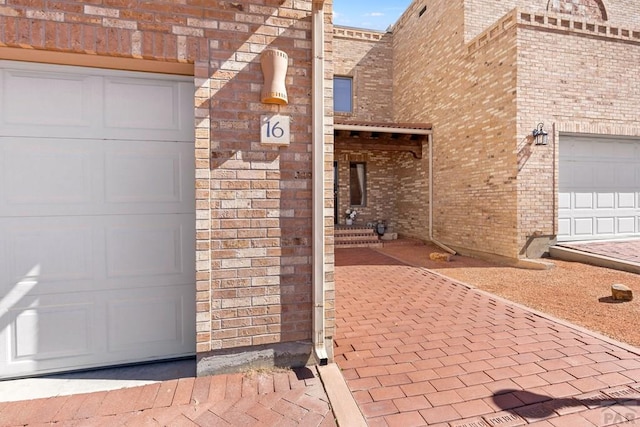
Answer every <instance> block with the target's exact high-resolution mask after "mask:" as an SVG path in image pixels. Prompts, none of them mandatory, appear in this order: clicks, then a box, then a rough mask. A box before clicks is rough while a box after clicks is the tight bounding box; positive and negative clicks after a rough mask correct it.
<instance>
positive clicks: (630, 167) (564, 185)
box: [558, 135, 640, 241]
mask: <svg viewBox="0 0 640 427" xmlns="http://www.w3.org/2000/svg"><path fill="white" fill-rule="evenodd" d="M639 147H640V142H638V141H636V140H625V139H614V138H611V137H610V138H604V137H601V138H595V137H588V136H567V135H561V137H560V174H559V191H558V216H559V218H558V240H560V241H567V240H589V239H605V238H606V239H611V238H621V237H631V236H636V235H638V234H639V230H640V229H639V228H638V227H637V223H638V221H639V220H640V207H639V206H638V199H639V196H640V185H639V184H638V179H639V176H640V175H639V174H638V170H639V164H640V150H639Z"/></svg>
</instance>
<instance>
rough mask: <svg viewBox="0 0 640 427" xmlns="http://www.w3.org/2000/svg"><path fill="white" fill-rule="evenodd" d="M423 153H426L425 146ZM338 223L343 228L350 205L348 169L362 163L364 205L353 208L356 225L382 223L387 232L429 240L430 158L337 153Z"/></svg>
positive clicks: (370, 152) (350, 151)
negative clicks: (365, 192)
mask: <svg viewBox="0 0 640 427" xmlns="http://www.w3.org/2000/svg"><path fill="white" fill-rule="evenodd" d="M423 152H424V153H427V152H428V145H427V144H426V143H425V144H424V146H423ZM336 160H337V162H338V214H339V216H338V223H340V224H344V223H345V220H346V216H345V215H344V213H345V211H346V210H347V209H348V208H351V207H352V206H351V205H350V204H349V184H350V179H349V165H350V163H351V162H365V163H366V168H367V169H366V172H367V180H366V183H367V189H366V191H367V203H366V206H356V207H355V209H356V210H357V211H358V217H357V218H356V224H357V225H366V224H367V223H369V222H374V223H377V222H378V221H384V222H385V224H386V225H387V227H388V231H389V232H395V233H399V234H401V235H402V236H405V237H413V238H418V239H422V240H428V239H429V192H428V191H425V190H428V188H429V158H428V156H426V155H423V158H422V159H416V158H414V157H413V155H412V154H411V153H401V152H391V151H364V150H349V149H337V150H336Z"/></svg>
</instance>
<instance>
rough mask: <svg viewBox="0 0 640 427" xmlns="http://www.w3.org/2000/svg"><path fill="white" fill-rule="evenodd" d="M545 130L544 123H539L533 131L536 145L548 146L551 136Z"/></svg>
mask: <svg viewBox="0 0 640 427" xmlns="http://www.w3.org/2000/svg"><path fill="white" fill-rule="evenodd" d="M543 128H544V123H538V126H537V127H536V128H535V129H534V130H533V139H534V141H535V142H536V145H547V144H548V143H549V134H548V133H547V132H546V131H545V130H544V129H543Z"/></svg>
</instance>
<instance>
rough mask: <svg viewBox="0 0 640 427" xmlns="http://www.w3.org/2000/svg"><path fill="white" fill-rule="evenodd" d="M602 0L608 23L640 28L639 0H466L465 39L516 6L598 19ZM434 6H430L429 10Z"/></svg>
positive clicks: (474, 35)
mask: <svg viewBox="0 0 640 427" xmlns="http://www.w3.org/2000/svg"><path fill="white" fill-rule="evenodd" d="M601 4H604V8H605V10H606V14H607V21H606V22H607V24H609V25H613V26H616V27H627V28H640V15H639V14H638V13H637V10H638V3H637V1H635V0H605V1H603V0H465V21H466V25H465V40H466V41H470V40H471V39H473V38H474V37H476V36H477V35H478V34H480V33H481V32H483V31H485V30H486V29H487V28H488V27H489V26H491V25H493V24H494V23H495V22H496V21H498V20H499V19H500V18H502V17H503V16H504V15H506V14H507V13H508V12H510V11H511V10H513V9H515V8H519V9H522V10H526V11H529V12H532V13H538V14H544V13H545V12H548V13H550V14H554V15H557V14H560V11H565V12H566V11H568V10H571V13H568V12H567V13H564V14H563V16H577V17H578V20H582V21H584V20H588V21H594V22H597V21H595V20H594V19H593V18H589V16H592V15H594V14H596V13H597V12H596V10H595V9H596V8H599V5H601ZM569 6H572V7H571V8H569ZM432 9H433V7H429V10H432Z"/></svg>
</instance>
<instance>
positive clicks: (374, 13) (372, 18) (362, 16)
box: [333, 0, 412, 31]
mask: <svg viewBox="0 0 640 427" xmlns="http://www.w3.org/2000/svg"><path fill="white" fill-rule="evenodd" d="M411 1H412V0H334V1H333V23H334V24H336V25H345V26H347V27H357V28H368V29H372V30H381V31H384V30H386V29H387V28H388V27H389V25H393V24H394V23H395V22H396V20H397V19H398V18H399V17H400V15H402V13H403V12H404V11H405V10H407V8H408V7H409V5H410V4H411Z"/></svg>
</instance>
